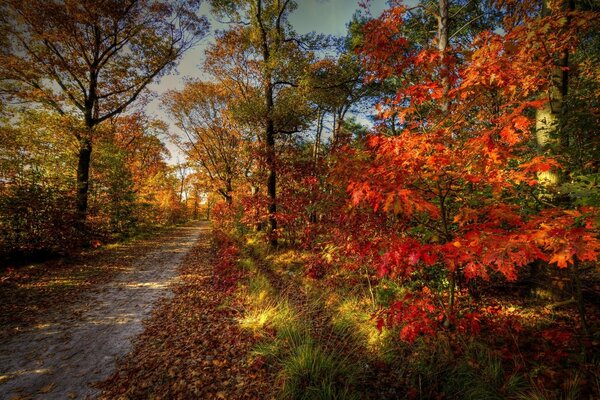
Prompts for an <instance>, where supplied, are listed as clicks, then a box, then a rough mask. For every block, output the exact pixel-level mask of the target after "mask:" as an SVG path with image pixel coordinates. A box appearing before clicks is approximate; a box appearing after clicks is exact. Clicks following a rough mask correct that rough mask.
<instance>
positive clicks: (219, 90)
mask: <svg viewBox="0 0 600 400" xmlns="http://www.w3.org/2000/svg"><path fill="white" fill-rule="evenodd" d="M232 100H233V97H232V95H231V93H230V92H228V91H226V90H225V89H224V88H223V87H222V86H221V85H219V84H215V83H208V82H202V81H194V82H188V83H187V84H186V86H185V88H184V89H183V90H181V91H170V92H168V93H167V94H166V95H165V97H164V99H163V103H164V104H165V105H166V106H167V108H168V110H169V112H170V114H171V115H172V116H173V118H174V119H175V121H176V124H177V126H178V127H179V128H180V129H181V130H182V131H183V132H184V134H185V136H186V138H187V140H186V141H184V142H183V143H181V144H182V147H183V149H184V150H185V151H186V153H187V154H188V159H189V160H190V161H192V162H195V163H197V164H199V167H200V168H201V169H202V170H204V172H205V173H206V174H207V175H208V177H209V178H210V180H211V181H212V182H213V184H214V185H215V186H216V191H217V192H218V193H219V194H220V195H221V196H222V197H223V199H224V200H225V201H226V202H227V203H228V204H231V203H232V201H233V198H232V193H233V190H234V183H235V181H236V180H239V179H240V178H241V177H244V176H246V175H247V174H248V171H249V169H250V166H251V164H252V161H251V158H250V157H249V154H248V150H247V146H246V138H245V136H246V135H245V133H244V132H243V130H242V129H241V128H240V127H239V125H238V124H237V123H236V121H235V119H234V118H233V115H232V114H231V110H230V109H229V106H230V105H233V104H232V103H233V101H232Z"/></svg>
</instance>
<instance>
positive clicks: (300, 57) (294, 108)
mask: <svg viewBox="0 0 600 400" xmlns="http://www.w3.org/2000/svg"><path fill="white" fill-rule="evenodd" d="M212 6H213V9H214V11H215V12H216V13H217V15H221V16H229V17H230V18H232V20H233V22H235V25H234V26H233V27H232V28H231V29H229V30H228V31H227V32H225V33H223V34H222V35H221V36H220V37H219V38H218V40H217V44H216V45H215V46H214V47H213V48H211V49H209V51H208V52H207V62H206V69H207V70H208V71H209V72H211V73H212V74H213V75H214V76H216V77H217V79H219V81H221V83H223V84H225V87H228V88H229V89H230V90H234V91H237V92H238V93H239V95H240V96H243V98H244V99H245V100H246V101H245V104H241V106H240V108H238V111H240V114H241V115H240V116H241V117H242V118H243V117H245V116H248V117H249V118H248V119H247V121H255V122H256V125H257V127H260V129H261V130H262V133H261V134H260V135H259V141H260V142H261V143H262V144H263V146H264V157H265V164H266V167H267V170H268V174H267V184H266V186H267V193H268V196H269V204H268V214H269V229H270V232H271V245H272V246H276V245H277V236H276V234H277V216H276V213H277V160H276V137H277V136H278V135H279V134H291V133H296V132H299V131H300V129H301V127H302V126H303V125H304V124H305V115H306V113H305V112H303V110H305V109H307V107H306V105H305V100H304V99H303V98H302V95H301V93H300V91H299V90H297V86H298V82H297V77H298V76H299V74H300V73H301V72H302V70H303V66H304V64H305V60H306V58H307V55H306V54H304V53H303V52H302V51H301V48H300V43H301V40H300V39H299V38H298V37H296V35H295V34H294V32H293V31H292V30H291V27H290V26H289V23H288V21H287V19H288V16H289V14H290V12H292V11H293V10H294V9H295V8H296V3H295V2H294V1H292V0H243V1H220V0H219V1H216V0H215V1H212ZM227 82H231V83H233V84H232V85H231V84H227ZM244 109H245V110H244ZM242 110H244V111H246V112H245V113H244V112H243V111H242ZM307 111H308V110H307Z"/></svg>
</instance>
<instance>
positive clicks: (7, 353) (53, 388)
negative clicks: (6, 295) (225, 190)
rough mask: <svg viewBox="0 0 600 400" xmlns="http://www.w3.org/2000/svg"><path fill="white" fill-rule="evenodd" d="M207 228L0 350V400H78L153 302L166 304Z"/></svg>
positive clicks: (194, 230) (187, 232)
mask: <svg viewBox="0 0 600 400" xmlns="http://www.w3.org/2000/svg"><path fill="white" fill-rule="evenodd" d="M207 229H208V225H206V224H203V225H200V226H193V227H183V228H177V230H176V231H175V233H174V234H173V235H170V238H171V240H170V242H169V243H165V244H163V245H161V246H160V247H157V248H156V249H155V250H153V251H151V252H149V253H148V254H146V255H145V256H144V257H142V258H140V259H138V260H137V261H136V262H134V263H133V264H132V267H131V268H129V269H128V270H126V271H124V272H123V273H122V274H120V275H119V276H118V277H117V278H116V279H115V280H113V281H112V282H110V283H108V284H106V285H103V286H101V287H100V288H99V290H96V291H93V292H91V293H90V295H89V296H87V297H86V298H85V300H83V301H82V302H80V303H78V304H77V305H76V306H75V307H70V308H69V309H67V310H65V311H64V318H61V320H60V322H58V323H55V324H49V325H46V326H43V327H41V328H39V329H35V330H33V331H29V332H23V333H20V334H18V335H15V336H13V337H11V338H9V339H8V340H6V341H4V342H2V343H0V399H13V398H15V399H84V398H93V397H94V396H95V395H96V394H98V391H97V390H96V389H94V388H92V387H91V386H90V385H89V384H90V383H93V382H96V381H99V380H102V379H105V378H107V377H108V376H109V375H110V373H111V372H112V371H113V370H114V367H115V362H116V360H117V359H118V358H119V357H122V356H124V355H125V354H127V353H128V352H129V351H130V350H131V348H132V340H133V339H134V337H135V336H136V335H137V334H139V333H140V332H141V331H142V328H143V324H142V321H143V320H144V319H145V318H147V317H149V314H150V312H151V311H152V308H153V306H154V304H155V303H156V301H157V300H158V299H159V298H161V297H164V296H170V295H171V294H172V293H171V290H170V284H171V283H172V282H173V280H174V279H175V278H176V275H177V268H178V266H179V264H180V263H181V261H182V260H183V257H184V256H185V255H186V254H187V252H188V251H189V250H190V249H191V248H192V247H193V245H194V244H195V242H196V240H197V239H198V237H199V235H200V234H201V232H202V231H205V230H207Z"/></svg>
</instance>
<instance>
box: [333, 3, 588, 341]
mask: <svg viewBox="0 0 600 400" xmlns="http://www.w3.org/2000/svg"><path fill="white" fill-rule="evenodd" d="M451 6H452V5H451V4H450V5H449V4H448V2H446V1H444V0H442V1H440V2H439V4H438V10H437V11H436V17H437V20H438V35H437V37H436V40H434V41H430V42H428V43H426V44H425V45H422V46H415V44H414V43H412V42H411V41H410V40H409V38H408V37H406V36H405V35H403V29H402V26H403V24H404V23H405V22H406V21H407V20H408V19H409V18H408V17H407V15H409V14H410V9H409V8H406V7H403V6H398V7H393V8H391V9H389V10H387V11H386V12H385V13H384V14H383V15H382V17H380V18H379V19H376V20H373V21H371V22H369V23H368V24H367V25H366V27H365V36H366V39H365V41H364V45H363V46H362V49H361V52H362V54H363V57H364V62H365V65H366V67H367V69H368V73H369V74H370V76H371V79H375V80H378V81H386V80H389V79H398V80H399V81H400V82H401V84H399V85H397V89H396V92H395V95H394V96H393V97H390V98H387V99H384V101H382V104H380V105H379V107H378V109H379V110H380V115H381V117H382V119H389V118H390V116H391V115H396V116H397V117H398V122H399V129H398V131H397V132H396V134H395V135H393V136H389V130H388V129H387V126H385V125H379V126H378V128H377V130H376V131H375V132H374V133H373V134H372V135H370V137H369V138H368V140H367V143H366V151H361V150H360V149H358V150H354V152H355V159H356V160H357V165H356V166H354V167H346V169H345V173H346V174H350V173H352V174H353V175H351V178H350V184H349V192H350V195H351V198H352V200H351V204H352V205H353V207H354V210H355V211H354V213H353V214H351V215H350V217H346V220H347V221H348V220H350V221H349V222H348V228H347V229H349V231H348V232H346V233H345V234H340V231H339V229H338V228H336V230H335V231H334V233H333V236H334V237H335V239H334V241H335V242H336V243H337V244H338V245H339V246H340V248H344V249H346V250H345V252H346V256H348V257H351V258H352V259H353V260H356V259H358V260H361V259H362V260H363V261H364V260H368V261H369V262H372V263H373V264H374V266H375V268H376V270H377V272H378V274H379V275H380V276H392V277H396V278H398V279H412V278H415V277H419V276H421V277H422V276H427V275H429V276H431V275H433V276H436V275H438V276H439V275H442V276H445V277H446V279H445V280H438V281H436V280H435V279H429V280H428V283H427V284H425V285H424V287H423V290H422V291H420V292H417V293H413V294H410V295H408V296H407V297H406V298H404V299H402V300H401V301H399V302H398V303H396V304H395V305H393V306H392V307H391V308H390V310H388V313H387V314H386V316H385V317H382V320H381V321H382V324H384V323H389V324H401V325H403V329H402V333H401V335H402V336H403V338H405V339H407V340H414V338H415V337H416V336H417V335H418V334H419V333H431V332H433V331H435V329H436V326H437V321H442V320H443V321H446V324H445V325H448V324H454V323H455V321H456V319H457V307H456V302H457V300H456V296H455V287H456V286H457V285H459V284H460V282H464V281H469V280H473V279H484V280H488V279H490V276H492V275H500V276H504V277H505V278H506V279H507V280H515V279H516V278H517V273H518V270H519V268H520V267H523V266H525V265H528V264H530V263H531V262H533V261H535V260H543V261H547V262H548V263H549V264H554V265H556V266H557V267H558V268H566V267H568V266H569V265H573V264H575V263H578V262H582V263H583V262H590V261H594V260H596V259H597V257H598V251H599V249H600V243H599V242H598V239H597V237H596V234H595V232H596V230H595V229H596V228H595V225H594V224H595V222H594V218H593V216H594V213H596V212H597V210H594V209H590V208H585V207H584V208H568V207H562V208H561V207H548V205H546V204H544V203H543V202H542V201H540V199H539V197H538V196H537V195H536V194H535V190H536V189H538V188H539V187H540V180H539V173H540V172H543V171H548V170H551V169H552V168H557V167H558V166H559V163H558V162H557V160H556V159H554V158H552V157H544V156H539V155H537V154H536V151H535V150H534V141H535V132H533V128H534V125H535V120H534V118H533V115H534V114H535V110H537V109H540V108H542V107H544V105H545V102H544V101H540V100H536V96H537V95H538V94H539V93H540V92H543V91H545V90H547V89H548V88H549V87H550V85H552V84H553V83H552V81H551V80H548V78H547V77H549V76H552V74H550V73H549V72H550V71H552V70H553V69H554V68H555V65H554V63H553V62H551V61H552V54H561V53H562V51H563V50H564V49H565V48H571V47H573V46H576V45H577V40H576V39H577V36H576V32H577V30H578V29H579V30H584V29H586V26H588V27H589V23H590V21H591V18H592V16H591V15H590V14H585V13H578V14H571V16H572V18H573V19H572V20H573V21H577V23H576V24H573V25H572V26H569V27H565V25H564V24H563V23H561V22H562V21H563V19H564V15H553V16H552V17H550V18H548V19H546V20H542V21H537V22H536V21H531V20H527V23H524V24H519V25H518V26H514V27H506V28H505V29H506V32H505V33H503V34H500V33H493V32H491V31H483V32H481V33H480V34H478V35H476V36H475V38H474V40H473V41H471V42H470V44H469V45H468V46H466V47H465V46H464V44H461V45H460V46H459V45H458V44H456V43H453V41H452V40H451V38H455V37H456V32H457V31H456V32H454V33H452V29H459V30H460V29H461V28H460V25H458V28H455V27H454V26H455V25H454V24H453V23H451V21H450V22H449V21H448V20H446V16H447V15H448V8H449V7H451ZM454 23H455V22H454ZM559 26H560V27H561V29H556V28H557V27H559ZM567 28H568V29H567ZM541 38H543V40H545V42H544V43H543V44H542V43H541V42H540V40H542V39H541ZM364 160H368V161H366V162H365V161H364ZM532 189H533V193H532ZM357 215H358V216H357ZM353 216H354V219H353ZM342 226H343V225H342V224H340V225H339V228H342ZM357 226H360V227H361V228H362V227H364V226H368V227H370V228H371V229H372V230H374V231H375V232H377V233H376V234H375V235H372V236H374V237H375V239H372V240H370V241H369V242H368V243H365V241H364V239H361V238H360V237H359V236H360V235H361V234H364V229H358V228H356V227H357ZM353 242H355V244H353V245H349V244H348V243H353ZM342 246H343V247H342ZM435 288H437V289H439V290H432V289H435ZM436 296H438V298H437V299H436ZM435 304H442V307H437V306H435Z"/></svg>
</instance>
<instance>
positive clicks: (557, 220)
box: [528, 208, 600, 268]
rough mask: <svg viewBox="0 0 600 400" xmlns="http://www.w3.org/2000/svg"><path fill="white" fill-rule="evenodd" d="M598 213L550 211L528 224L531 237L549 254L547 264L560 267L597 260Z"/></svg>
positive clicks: (587, 211)
mask: <svg viewBox="0 0 600 400" xmlns="http://www.w3.org/2000/svg"><path fill="white" fill-rule="evenodd" d="M598 212H599V210H597V209H595V208H583V209H580V210H570V211H569V210H560V209H554V210H547V211H545V212H542V213H541V214H540V215H539V216H537V217H536V218H534V219H532V220H531V221H530V222H529V224H528V229H529V230H530V232H531V238H532V240H534V241H535V243H536V244H537V245H538V246H539V247H540V248H542V249H543V250H544V252H545V253H546V254H547V255H548V262H549V263H551V264H556V266H558V267H559V268H566V267H568V266H569V264H574V263H575V261H576V260H579V261H582V262H584V261H596V260H597V259H598V255H599V253H600V240H599V239H598V235H597V228H596V227H595V223H594V220H593V218H594V216H595V215H597V214H598Z"/></svg>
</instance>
